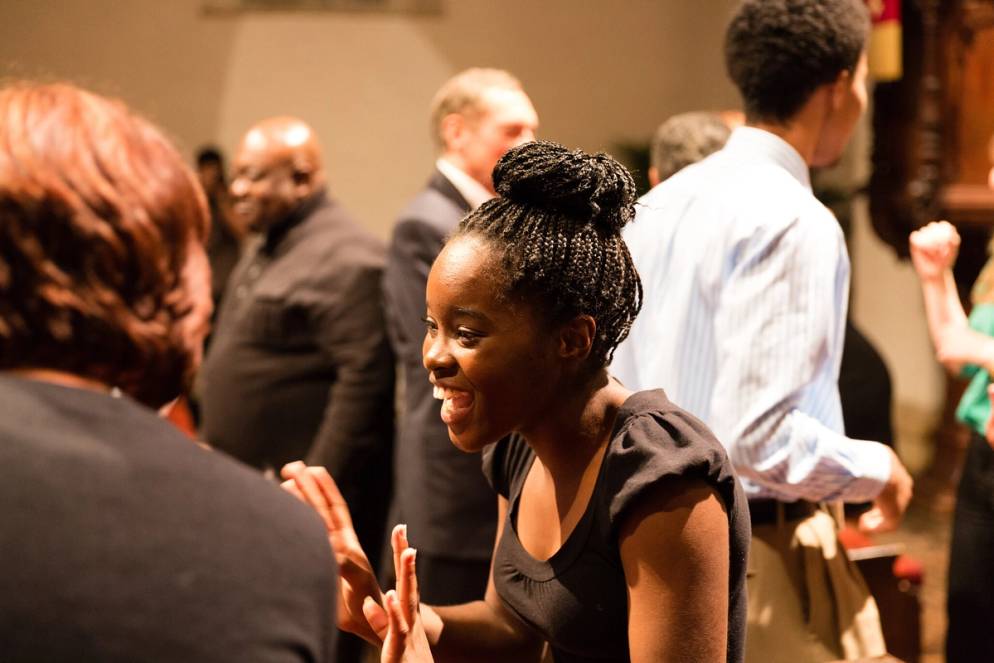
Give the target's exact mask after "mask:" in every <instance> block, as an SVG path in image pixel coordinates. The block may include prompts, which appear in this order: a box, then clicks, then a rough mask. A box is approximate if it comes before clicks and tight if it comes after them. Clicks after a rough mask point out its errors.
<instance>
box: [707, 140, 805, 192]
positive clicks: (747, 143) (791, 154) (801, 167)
mask: <svg viewBox="0 0 994 663" xmlns="http://www.w3.org/2000/svg"><path fill="white" fill-rule="evenodd" d="M725 151H728V152H731V153H737V152H741V153H745V154H749V155H757V154H759V155H762V156H765V157H767V158H768V159H770V160H771V161H773V162H774V163H776V164H777V165H779V166H780V167H781V168H783V169H784V170H786V171H787V172H788V173H790V174H791V175H792V176H793V177H794V178H795V179H796V180H797V181H798V182H800V183H801V184H802V185H804V187H805V188H806V189H808V190H810V189H811V171H810V170H809V169H808V164H807V163H806V162H805V161H804V157H802V156H801V154H800V152H798V151H797V150H795V149H794V147H793V146H792V145H791V144H790V143H788V142H787V141H785V140H784V139H783V138H781V137H780V136H777V135H776V134H772V133H770V132H769V131H766V130H764V129H757V128H756V127H738V128H737V129H735V131H733V132H732V135H731V137H730V138H729V139H728V142H727V143H726V144H725Z"/></svg>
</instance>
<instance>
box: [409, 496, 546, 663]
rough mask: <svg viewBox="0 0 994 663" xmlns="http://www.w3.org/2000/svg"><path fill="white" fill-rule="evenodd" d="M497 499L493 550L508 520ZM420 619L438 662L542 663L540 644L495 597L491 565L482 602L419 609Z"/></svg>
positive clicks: (502, 502) (503, 501) (501, 500)
mask: <svg viewBox="0 0 994 663" xmlns="http://www.w3.org/2000/svg"><path fill="white" fill-rule="evenodd" d="M497 499H498V504H497V538H496V541H495V542H494V550H496V548H497V543H498V542H499V541H500V537H501V533H502V532H503V530H504V520H505V518H506V517H507V500H506V499H505V498H503V497H498V498H497ZM421 615H422V618H423V620H424V624H425V631H426V633H427V634H428V641H429V642H431V643H432V653H433V654H434V655H435V659H436V660H437V661H453V662H454V661H474V662H476V661H481V662H484V661H493V662H494V663H502V662H506V661H515V662H516V663H528V662H529V661H535V662H537V661H539V660H540V659H541V656H542V642H541V640H540V639H539V638H538V637H537V636H536V635H535V634H534V633H532V632H531V631H530V630H528V628H527V627H526V626H525V625H524V624H522V623H521V622H520V621H519V620H518V618H517V617H515V616H514V615H512V614H511V613H510V612H508V610H507V608H505V607H504V604H503V602H502V601H501V600H500V597H499V596H498V595H497V589H496V588H495V587H494V572H493V563H492V562H491V565H490V580H489V581H488V582H487V593H486V596H485V598H484V600H482V601H474V602H472V603H466V604H463V605H458V606H444V607H435V608H431V607H428V606H425V605H422V606H421Z"/></svg>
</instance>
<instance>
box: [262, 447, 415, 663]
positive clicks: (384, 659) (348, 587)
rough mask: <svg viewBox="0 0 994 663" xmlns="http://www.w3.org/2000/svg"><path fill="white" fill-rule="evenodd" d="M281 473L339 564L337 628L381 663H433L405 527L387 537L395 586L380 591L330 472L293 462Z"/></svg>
mask: <svg viewBox="0 0 994 663" xmlns="http://www.w3.org/2000/svg"><path fill="white" fill-rule="evenodd" d="M281 475H282V476H283V478H284V479H285V481H284V482H283V484H282V485H283V488H284V489H285V490H287V491H288V492H289V493H291V494H292V495H294V496H296V497H297V498H298V499H300V500H301V501H303V502H304V503H305V504H308V505H310V506H311V507H313V508H314V510H315V511H317V513H318V515H319V516H320V517H321V520H322V521H323V522H324V525H325V529H326V530H327V532H328V541H329V543H330V544H331V549H332V551H333V553H334V555H335V561H336V562H337V564H338V610H337V614H338V627H339V628H341V629H342V630H343V631H348V632H350V633H355V634H356V635H358V636H360V637H362V638H363V639H365V640H367V641H368V642H370V643H372V644H374V645H376V646H379V647H382V650H381V655H380V661H381V663H426V662H429V661H432V660H433V659H432V655H431V650H430V648H429V643H428V638H427V636H426V634H425V630H424V626H423V625H422V622H421V614H420V609H419V608H420V600H419V596H418V581H417V577H416V575H415V558H416V551H415V550H414V549H413V548H411V547H410V546H409V545H408V541H407V527H406V526H405V525H397V526H396V527H394V529H393V532H392V533H391V535H390V545H391V548H392V550H393V563H394V572H395V574H396V578H397V586H396V588H395V589H391V590H389V591H387V592H386V593H383V592H382V591H381V589H380V586H379V583H378V582H377V580H376V574H375V573H374V572H373V569H372V566H371V565H370V563H369V558H368V557H367V556H366V553H365V551H363V549H362V546H361V545H360V544H359V538H358V537H357V536H356V533H355V528H354V527H353V526H352V516H351V514H350V513H349V507H348V505H347V504H346V503H345V499H344V498H343V497H342V494H341V492H339V490H338V486H336V485H335V482H334V480H333V479H332V478H331V475H330V474H328V471H327V470H325V468H323V467H308V466H306V465H304V464H303V463H301V462H294V463H289V464H288V465H286V466H285V467H284V468H283V470H282V472H281Z"/></svg>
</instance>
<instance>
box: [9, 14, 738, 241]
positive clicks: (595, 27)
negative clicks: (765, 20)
mask: <svg viewBox="0 0 994 663" xmlns="http://www.w3.org/2000/svg"><path fill="white" fill-rule="evenodd" d="M202 4H203V0H168V1H164V0H0V66H2V67H3V71H4V73H6V74H11V73H13V74H15V75H21V76H29V77H37V76H43V77H46V78H53V77H54V78H69V79H72V80H75V81H79V82H81V83H83V84H85V85H88V86H90V87H94V88H96V89H98V90H101V91H105V92H110V93H113V94H116V95H118V96H121V97H123V98H124V99H125V100H126V101H128V102H129V103H131V104H132V105H133V106H135V107H137V108H139V109H140V110H142V111H143V112H145V113H146V114H149V115H151V116H152V117H153V118H154V119H155V120H157V121H158V122H159V123H160V124H161V125H163V126H164V127H165V128H166V129H167V130H168V131H169V132H170V133H171V134H172V135H173V136H174V137H175V138H176V139H177V140H178V141H179V143H180V144H181V146H182V147H183V148H184V149H185V150H186V151H187V152H188V153H189V152H190V151H191V150H192V149H194V148H195V147H196V146H197V145H199V144H201V143H203V142H205V141H217V142H219V143H220V144H221V145H222V147H224V148H225V149H226V150H228V151H229V152H230V151H231V150H232V149H233V148H234V146H235V144H236V143H237V140H238V137H239V135H240V134H241V133H242V132H243V131H244V130H245V129H246V128H247V126H248V125H249V124H251V123H252V122H253V121H254V120H256V119H259V118H261V117H265V116H268V115H273V114H282V113H289V114H295V115H299V116H300V117H302V118H304V119H305V120H307V121H309V122H310V123H312V124H313V125H314V127H315V128H316V129H317V131H318V133H319V135H320V136H321V138H322V140H323V143H324V145H325V150H326V152H327V155H328V163H329V171H330V177H331V183H332V186H333V188H334V190H335V192H336V194H337V195H338V196H340V197H341V198H342V199H343V200H344V201H345V203H346V204H347V205H348V206H349V207H351V208H352V209H353V210H354V211H355V212H356V213H357V214H358V215H359V217H360V218H361V219H362V220H363V221H364V222H365V223H366V224H367V225H369V226H370V227H371V228H373V229H374V230H375V231H376V232H378V233H379V234H381V235H384V236H385V235H386V234H387V233H388V232H389V228H390V225H391V222H392V219H393V216H394V214H396V212H397V210H398V209H399V208H400V207H401V206H402V205H403V203H404V201H405V200H406V199H407V198H408V197H409V196H411V195H412V194H413V193H414V192H415V191H416V190H417V189H418V188H419V187H420V186H421V185H422V184H423V182H424V181H425V178H426V177H427V174H428V170H429V168H430V166H431V163H432V160H433V152H432V145H431V141H430V138H429V135H428V129H427V106H428V103H429V100H430V99H431V96H432V93H433V92H434V91H435V89H437V87H438V86H439V85H440V84H441V83H442V82H443V81H444V80H445V79H446V78H448V77H449V76H450V75H452V74H453V73H455V72H456V71H459V70H460V69H463V68H465V67H468V66H472V65H477V64H479V65H489V66H498V67H505V68H507V69H510V70H511V71H513V72H515V73H516V74H517V75H518V76H519V77H520V78H521V79H522V81H523V82H524V84H525V86H526V88H527V89H528V91H529V93H530V94H531V96H532V97H533V100H534V102H535V105H536V107H537V108H538V111H539V114H540V116H541V121H542V128H541V134H542V136H543V137H546V138H549V139H553V140H557V141H559V142H562V143H564V144H566V145H569V146H576V147H583V148H586V149H605V150H610V149H611V147H612V146H613V145H614V144H615V143H616V142H617V141H620V140H638V139H646V138H647V137H648V136H649V135H650V134H651V132H652V130H653V129H654V128H655V126H656V124H657V123H658V122H660V121H662V120H663V119H665V117H666V116H668V115H669V114H671V113H673V112H678V111H683V110H689V109H694V108H708V107H713V108H723V107H728V106H732V105H734V104H735V103H736V97H735V94H734V92H733V90H732V88H731V86H730V85H729V84H728V83H727V82H726V80H725V77H724V74H723V65H722V61H721V57H720V52H721V49H720V44H721V34H722V30H723V26H724V22H725V20H726V17H727V14H728V11H729V9H730V7H731V6H732V5H733V2H732V0H706V3H701V2H688V1H687V0H620V1H612V2H608V1H607V0H542V1H541V2H536V1H534V0H447V1H445V2H443V6H444V8H445V11H444V13H443V14H442V15H440V16H415V17H410V16H400V15H392V14H377V13H369V14H361V13H319V12H289V13H246V14H229V15H222V16H217V15H214V16H205V15H204V14H202V12H201V10H200V8H201V6H202ZM702 4H707V5H709V7H708V10H707V11H702Z"/></svg>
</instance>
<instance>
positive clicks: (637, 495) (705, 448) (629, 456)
mask: <svg viewBox="0 0 994 663" xmlns="http://www.w3.org/2000/svg"><path fill="white" fill-rule="evenodd" d="M604 462H605V463H606V464H607V467H605V472H604V477H605V491H604V494H605V496H607V498H608V500H609V503H608V513H609V516H610V521H611V527H612V529H613V530H614V531H615V533H617V530H618V528H619V527H620V526H621V523H622V522H623V521H624V518H625V516H626V514H627V513H628V512H629V511H630V509H631V508H632V506H633V505H635V504H637V503H638V501H639V500H640V499H642V497H643V496H644V495H646V494H648V493H649V492H651V490H652V488H653V487H655V486H657V485H659V484H661V483H663V482H666V481H667V480H671V479H674V478H680V479H697V480H700V481H702V482H704V483H707V484H709V485H710V486H712V487H713V488H714V489H715V490H717V491H718V494H719V495H720V496H721V499H722V501H723V502H724V504H725V508H726V510H727V512H728V514H729V518H733V517H734V515H735V514H736V512H737V509H736V506H737V505H736V504H735V502H736V500H737V499H744V496H741V497H740V495H741V494H740V492H739V489H738V486H737V480H736V477H735V474H734V473H733V472H732V470H731V465H730V463H729V462H728V460H727V456H726V454H725V449H724V448H723V447H722V446H721V443H720V442H718V441H717V440H716V439H715V438H714V436H713V435H712V433H711V431H709V430H708V429H707V427H706V426H705V425H704V424H703V423H701V422H700V421H699V420H697V419H696V418H694V417H693V416H691V415H690V414H688V413H686V412H684V411H682V410H672V411H668V412H664V411H653V412H646V413H642V414H639V415H636V416H635V417H633V418H632V420H631V421H630V422H628V423H627V425H626V428H625V429H624V431H623V433H622V434H621V435H619V436H617V437H616V438H615V439H613V440H612V441H611V447H610V452H609V454H608V455H607V457H606V458H605V460H604Z"/></svg>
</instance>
